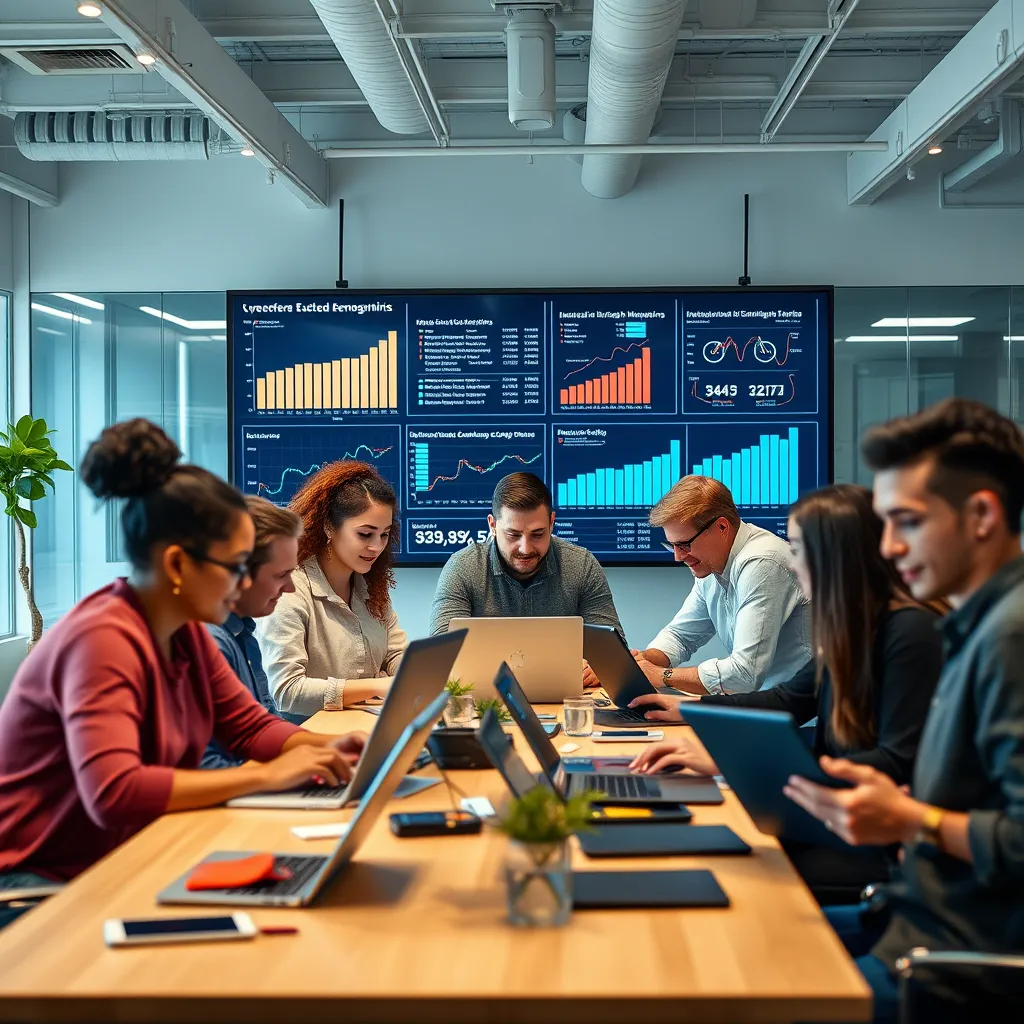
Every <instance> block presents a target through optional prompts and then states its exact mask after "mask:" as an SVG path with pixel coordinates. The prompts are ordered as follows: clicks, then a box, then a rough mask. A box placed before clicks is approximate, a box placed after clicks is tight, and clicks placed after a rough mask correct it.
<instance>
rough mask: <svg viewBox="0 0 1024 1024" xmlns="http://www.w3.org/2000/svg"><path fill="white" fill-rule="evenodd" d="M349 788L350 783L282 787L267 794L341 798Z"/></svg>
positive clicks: (305, 797)
mask: <svg viewBox="0 0 1024 1024" xmlns="http://www.w3.org/2000/svg"><path fill="white" fill-rule="evenodd" d="M346 789H348V783H347V782H346V783H345V785H344V786H317V785H315V784H314V785H311V786H296V787H295V788H294V789H281V790H278V791H277V792H276V793H273V794H270V793H268V794H266V795H267V796H295V797H301V798H302V799H303V800H306V799H309V798H310V797H324V798H326V799H328V800H330V799H334V798H340V797H343V796H344V795H345V790H346Z"/></svg>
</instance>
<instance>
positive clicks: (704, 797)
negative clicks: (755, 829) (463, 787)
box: [494, 664, 723, 804]
mask: <svg viewBox="0 0 1024 1024" xmlns="http://www.w3.org/2000/svg"><path fill="white" fill-rule="evenodd" d="M494 688H495V689H496V690H497V691H498V693H499V694H500V695H501V699H502V700H503V701H504V702H505V706H506V707H507V708H508V710H509V714H510V715H511V716H512V719H513V721H514V722H515V723H516V725H518V726H519V728H520V729H521V730H522V732H523V735H524V736H525V737H526V742H527V743H528V744H529V745H530V749H531V750H532V751H533V753H534V756H535V757H536V758H537V761H538V762H539V763H540V766H541V771H542V772H543V774H544V775H545V776H546V777H547V779H548V781H549V782H550V784H551V785H552V786H554V787H555V789H556V790H559V791H561V790H563V789H564V792H565V793H566V794H572V793H576V792H579V791H580V790H591V791H595V790H596V791H599V792H601V793H604V794H605V796H604V797H603V798H602V800H601V802H602V803H605V804H690V803H694V804H720V803H722V800H723V797H722V791H721V790H720V789H719V788H718V783H716V782H715V780H714V779H712V778H709V777H708V776H705V775H683V776H679V777H676V778H658V779H655V778H652V777H651V776H649V775H632V774H628V773H625V772H624V773H623V774H621V775H620V774H617V773H600V772H595V771H593V770H591V771H587V770H586V768H585V766H580V767H581V768H583V770H581V771H573V772H568V771H566V767H565V765H564V764H563V763H562V759H561V757H559V756H558V750H557V749H556V748H555V745H554V743H552V742H551V739H550V737H549V736H548V734H547V733H546V732H545V731H544V725H543V723H542V722H541V721H540V719H539V718H538V717H537V714H536V712H535V711H534V710H533V708H532V707H530V704H529V702H528V701H527V700H526V696H525V694H524V693H523V691H522V688H521V687H520V686H519V683H518V681H517V680H516V677H515V676H514V675H513V674H512V670H511V669H510V668H509V667H508V665H504V664H503V665H502V666H501V668H500V669H499V670H498V674H497V676H495V679H494Z"/></svg>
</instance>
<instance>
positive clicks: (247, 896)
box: [156, 693, 448, 907]
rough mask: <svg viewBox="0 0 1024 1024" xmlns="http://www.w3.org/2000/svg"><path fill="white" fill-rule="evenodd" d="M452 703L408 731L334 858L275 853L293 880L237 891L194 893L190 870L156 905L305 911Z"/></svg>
mask: <svg viewBox="0 0 1024 1024" xmlns="http://www.w3.org/2000/svg"><path fill="white" fill-rule="evenodd" d="M447 702H448V694H447V693H442V694H441V695H440V696H439V697H437V698H436V699H435V700H434V701H433V702H432V703H431V704H430V705H429V707H427V708H425V709H424V710H423V711H422V712H420V714H418V715H417V716H416V717H415V718H414V719H413V720H412V722H411V723H410V724H409V725H408V726H407V727H406V729H405V731H404V732H403V733H402V734H401V736H400V737H399V738H398V742H397V743H395V745H394V748H393V749H392V750H391V752H390V753H389V754H388V756H387V757H386V758H385V760H384V763H383V764H382V765H381V767H380V770H379V771H378V772H377V774H376V775H375V776H374V778H373V780H372V781H371V782H370V784H369V786H368V787H367V790H366V794H365V796H364V797H363V799H362V802H361V803H360V804H359V807H358V809H357V810H356V812H355V814H354V815H353V816H352V820H351V821H350V822H349V827H348V831H347V832H346V833H345V835H344V836H343V837H342V838H341V839H340V840H339V841H338V845H337V846H335V848H334V851H333V852H332V853H331V854H330V855H329V856H326V857H325V856H323V855H320V854H309V853H275V854H274V867H275V869H277V870H278V871H281V870H282V869H284V870H286V871H288V872H290V873H291V877H290V878H287V879H285V880H284V881H281V882H259V883H257V884H256V885H249V886H245V887H244V888H238V889H204V890H201V891H199V892H189V890H188V889H187V888H186V887H185V883H186V882H187V881H188V877H189V875H191V874H192V871H193V870H194V868H190V869H189V871H188V872H187V873H186V874H184V875H182V876H181V878H179V879H178V880H177V881H176V882H174V883H172V884H171V885H169V886H168V887H167V888H166V889H164V891H163V892H161V893H160V894H159V895H158V896H157V898H156V899H157V903H201V904H209V903H213V904H228V905H231V906H240V907H304V906H307V905H308V904H310V903H312V902H313V900H315V899H316V897H317V896H318V895H319V894H320V892H322V891H323V889H324V888H325V887H326V886H327V885H329V884H330V883H331V882H332V881H333V880H334V878H335V877H336V876H337V874H338V872H340V871H341V870H342V868H344V867H345V865H346V864H348V862H349V861H350V860H351V859H352V858H353V857H354V856H355V854H356V851H357V850H358V849H359V847H360V846H361V845H362V843H363V841H364V840H365V839H366V836H367V835H368V834H369V832H370V829H371V828H373V826H374V823H375V822H376V821H377V819H378V818H379V817H380V815H381V812H382V811H383V810H384V806H385V805H386V804H387V802H388V800H390V799H391V796H392V794H393V793H394V791H395V787H396V786H397V785H398V784H399V782H401V780H402V777H403V776H404V775H405V773H406V772H407V771H408V770H409V766H410V765H411V764H412V762H413V761H414V760H415V758H416V755H417V754H418V753H419V752H420V750H421V749H422V747H423V744H424V743H425V742H426V738H427V734H428V733H429V732H430V730H431V729H433V728H434V725H435V724H436V722H437V720H438V719H439V718H440V717H441V712H442V711H443V710H444V706H445V704H446V703H447ZM254 852H258V851H252V850H248V851H242V850H217V851H215V852H214V853H211V854H210V855H209V856H208V857H205V858H204V859H203V861H202V863H203V864H207V863H209V862H211V861H223V860H235V859H238V858H242V857H251V856H253V854H254Z"/></svg>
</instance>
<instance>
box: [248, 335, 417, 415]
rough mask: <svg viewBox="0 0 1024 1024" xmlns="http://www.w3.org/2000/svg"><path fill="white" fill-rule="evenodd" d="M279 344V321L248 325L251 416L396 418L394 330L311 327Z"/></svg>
mask: <svg viewBox="0 0 1024 1024" xmlns="http://www.w3.org/2000/svg"><path fill="white" fill-rule="evenodd" d="M304 328H305V329H304V331H303V333H302V335H301V336H300V337H297V338H296V339H295V340H294V341H292V342H290V343H289V342H286V343H284V344H282V342H281V339H280V338H279V337H278V336H277V335H278V333H279V332H280V330H281V324H280V321H265V322H264V321H259V320H254V321H253V323H252V326H251V331H250V334H249V338H250V339H251V348H252V355H253V360H252V362H253V381H252V383H253V388H252V403H251V405H252V408H251V409H250V411H251V412H254V413H256V414H257V415H259V414H268V415H273V416H280V415H286V416H287V415H289V414H291V415H296V414H301V415H303V416H309V415H316V414H320V415H325V416H338V417H339V418H343V417H347V416H358V415H393V416H397V415H398V410H399V379H398V374H399V358H398V337H399V332H398V330H397V329H396V328H388V327H387V325H386V324H385V325H383V326H382V327H381V328H380V329H379V330H374V329H373V325H372V324H363V323H360V324H359V325H358V326H356V327H353V328H350V329H349V328H347V327H346V329H340V328H338V327H336V326H335V327H333V328H329V327H328V326H327V325H323V324H317V323H315V322H311V323H309V324H306V325H304Z"/></svg>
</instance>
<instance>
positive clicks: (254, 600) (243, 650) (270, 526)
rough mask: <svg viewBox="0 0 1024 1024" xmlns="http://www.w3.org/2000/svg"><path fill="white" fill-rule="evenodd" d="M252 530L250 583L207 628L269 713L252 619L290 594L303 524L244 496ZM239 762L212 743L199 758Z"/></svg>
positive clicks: (218, 764) (210, 764)
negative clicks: (232, 605) (223, 616)
mask: <svg viewBox="0 0 1024 1024" xmlns="http://www.w3.org/2000/svg"><path fill="white" fill-rule="evenodd" d="M245 503H246V505H247V506H248V508H249V515H250V516H252V521H253V523H254V525H255V527H256V542H255V544H254V546H253V552H252V556H251V557H250V559H249V578H250V580H251V583H250V585H249V587H248V588H247V589H246V590H243V591H242V595H241V597H239V599H238V603H237V605H236V606H235V610H234V611H233V612H232V613H231V614H230V615H229V616H228V618H227V621H226V622H225V623H224V624H223V625H221V626H207V629H209V631H210V633H211V635H212V636H213V639H214V640H216V641H217V646H218V647H219V648H220V650H221V653H222V654H223V655H224V657H225V658H226V659H227V662H228V664H229V665H230V666H231V668H232V669H233V670H234V673H235V675H236V676H238V678H239V679H241V680H242V682H243V683H244V684H245V686H246V688H247V689H248V690H249V692H250V693H251V694H252V695H253V696H254V697H255V698H256V699H257V700H258V701H259V702H260V703H261V704H262V705H263V706H264V707H265V708H266V709H267V710H268V711H272V712H274V714H279V713H280V712H279V711H278V709H277V705H276V704H275V703H274V698H273V696H272V695H271V693H270V684H269V683H268V682H267V674H266V672H264V671H263V659H262V657H261V655H260V646H259V644H258V643H257V642H256V636H255V631H256V622H255V621H254V620H256V619H259V618H262V617H263V616H264V615H270V613H271V612H273V610H274V608H276V607H277V602H278V599H279V598H280V597H281V595H282V594H290V593H292V591H294V590H295V587H294V585H293V584H292V572H293V571H294V569H295V568H296V566H297V564H298V561H297V560H298V554H299V537H300V536H302V520H301V519H300V518H299V517H298V516H297V515H296V514H295V513H294V512H293V511H292V510H291V509H288V508H278V507H277V505H274V504H273V503H272V502H269V501H267V499H266V498H257V497H254V496H252V495H248V496H246V499H245ZM239 763H240V762H239V761H237V760H235V759H234V758H233V757H231V756H230V755H229V754H228V753H227V752H226V751H225V750H224V749H223V748H222V747H221V746H220V745H219V744H218V743H217V741H216V740H213V741H212V742H211V743H210V746H209V747H207V749H206V753H205V754H204V755H203V761H202V767H203V768H230V767H234V766H235V765H237V764H239Z"/></svg>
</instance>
